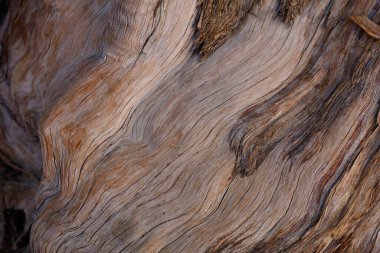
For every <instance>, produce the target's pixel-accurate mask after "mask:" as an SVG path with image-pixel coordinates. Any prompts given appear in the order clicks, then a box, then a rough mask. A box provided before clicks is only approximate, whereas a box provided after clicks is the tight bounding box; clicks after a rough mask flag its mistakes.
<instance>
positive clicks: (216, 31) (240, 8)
mask: <svg viewBox="0 0 380 253" xmlns="http://www.w3.org/2000/svg"><path fill="white" fill-rule="evenodd" d="M197 1H198V2H197V18H196V21H195V28H196V31H195V37H196V40H195V52H199V54H200V56H201V57H202V58H205V57H207V56H209V55H210V54H211V53H212V52H214V51H215V50H216V49H217V48H218V47H220V46H221V45H222V44H223V43H224V42H225V41H226V40H227V39H228V38H230V37H231V36H232V35H233V34H234V33H235V32H236V31H237V30H238V29H239V28H240V27H241V26H242V24H243V23H244V20H245V18H246V16H247V14H248V13H249V11H250V10H251V9H252V7H253V5H254V4H255V3H256V2H257V1H258V0H233V1H231V0H197Z"/></svg>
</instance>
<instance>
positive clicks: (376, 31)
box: [350, 16, 380, 39]
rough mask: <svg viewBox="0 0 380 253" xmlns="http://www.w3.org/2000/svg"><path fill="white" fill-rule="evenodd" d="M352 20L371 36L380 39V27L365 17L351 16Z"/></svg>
mask: <svg viewBox="0 0 380 253" xmlns="http://www.w3.org/2000/svg"><path fill="white" fill-rule="evenodd" d="M350 19H351V20H352V21H353V22H355V23H356V24H357V25H359V26H360V27H361V28H362V29H363V30H364V31H365V32H366V33H367V34H368V35H369V36H371V37H373V38H375V39H380V25H377V24H375V23H374V22H372V21H371V20H370V19H369V18H367V17H364V16H351V17H350Z"/></svg>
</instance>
